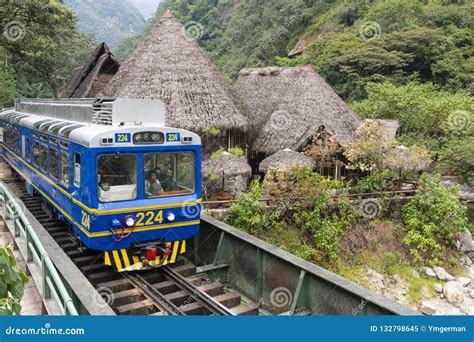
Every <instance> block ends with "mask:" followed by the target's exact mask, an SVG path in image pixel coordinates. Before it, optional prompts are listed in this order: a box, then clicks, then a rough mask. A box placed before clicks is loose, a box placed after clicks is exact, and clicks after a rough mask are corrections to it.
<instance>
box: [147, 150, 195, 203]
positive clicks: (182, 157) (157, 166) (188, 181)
mask: <svg viewBox="0 0 474 342" xmlns="http://www.w3.org/2000/svg"><path fill="white" fill-rule="evenodd" d="M195 167H196V162H195V159H194V153H192V152H178V153H148V154H146V155H145V160H144V168H145V169H144V175H145V184H144V187H145V196H146V197H147V198H154V197H162V196H176V195H178V196H179V195H186V194H193V193H194V188H195V173H194V172H195V171H194V170H195Z"/></svg>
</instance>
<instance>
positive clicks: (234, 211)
mask: <svg viewBox="0 0 474 342" xmlns="http://www.w3.org/2000/svg"><path fill="white" fill-rule="evenodd" d="M262 193H263V187H262V186H261V185H260V184H259V182H258V180H254V181H253V182H252V183H251V184H250V188H249V191H248V192H239V193H238V194H237V197H236V200H235V202H234V203H233V204H232V205H231V207H230V210H229V214H228V216H227V217H226V218H225V221H226V222H227V223H229V224H231V225H234V226H236V227H238V228H239V229H242V230H243V231H245V232H247V233H250V234H253V235H256V236H259V234H261V233H262V232H263V231H264V230H265V228H266V226H267V225H268V223H269V217H268V215H267V214H266V211H265V208H264V207H263V206H262V204H261V202H260V201H259V199H260V197H261V196H262Z"/></svg>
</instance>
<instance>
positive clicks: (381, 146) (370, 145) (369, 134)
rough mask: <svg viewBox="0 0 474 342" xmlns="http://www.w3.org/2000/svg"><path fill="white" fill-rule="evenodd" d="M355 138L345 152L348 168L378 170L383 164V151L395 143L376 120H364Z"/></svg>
mask: <svg viewBox="0 0 474 342" xmlns="http://www.w3.org/2000/svg"><path fill="white" fill-rule="evenodd" d="M356 133H357V139H356V141H354V142H353V143H351V144H349V146H348V150H347V151H346V152H345V155H346V157H347V159H348V160H349V165H348V166H347V167H348V168H349V169H359V170H362V171H369V172H370V171H374V170H376V171H380V170H382V168H383V166H384V158H385V153H386V152H387V151H388V150H389V149H390V148H391V147H393V146H394V145H395V140H394V139H392V138H390V137H388V136H387V134H386V133H385V129H384V128H383V126H382V125H381V124H380V123H378V122H365V123H363V124H362V125H360V127H359V128H358V129H357V132H356Z"/></svg>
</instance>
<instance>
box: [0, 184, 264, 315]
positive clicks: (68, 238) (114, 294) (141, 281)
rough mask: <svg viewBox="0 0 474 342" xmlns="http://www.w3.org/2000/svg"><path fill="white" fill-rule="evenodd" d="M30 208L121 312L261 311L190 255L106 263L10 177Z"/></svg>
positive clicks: (211, 313)
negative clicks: (154, 264)
mask: <svg viewBox="0 0 474 342" xmlns="http://www.w3.org/2000/svg"><path fill="white" fill-rule="evenodd" d="M5 183H7V185H8V187H9V188H10V189H11V191H12V192H14V193H15V194H16V196H17V197H18V198H20V200H21V201H22V202H23V204H24V206H25V208H26V209H27V210H29V211H30V212H31V214H32V215H33V216H35V218H36V219H37V220H38V221H39V222H40V223H41V225H42V226H43V227H44V228H45V229H46V230H47V231H48V233H49V234H50V235H51V237H53V238H54V240H55V241H56V243H57V244H58V246H59V247H60V248H62V249H63V251H64V252H65V253H66V254H67V256H68V257H69V258H70V259H71V260H72V261H73V262H74V264H75V265H76V266H77V267H78V269H79V270H80V271H81V272H82V273H83V274H84V275H85V276H86V277H87V279H88V280H89V281H90V282H91V284H92V285H93V286H94V287H95V288H96V290H97V292H98V293H99V294H100V295H101V296H102V297H103V298H104V299H105V301H106V303H107V304H108V305H109V306H110V307H111V308H112V309H113V310H114V311H115V313H116V314H117V315H173V316H174V315H258V313H259V309H258V306H257V305H256V304H255V303H253V302H251V301H250V300H246V299H245V298H243V296H242V295H241V294H240V293H238V292H237V291H235V290H233V289H231V288H229V287H228V285H227V284H225V283H222V282H221V281H219V280H212V279H210V277H209V276H208V275H207V274H206V273H205V272H201V271H200V269H198V268H197V267H196V266H195V265H193V264H192V263H191V262H189V260H187V259H185V258H181V259H180V260H178V262H177V263H175V264H173V265H172V266H165V267H162V268H159V269H156V270H150V271H141V272H134V273H132V272H128V273H119V272H117V271H116V270H114V269H112V268H110V267H109V266H105V265H104V264H103V258H102V254H101V253H100V252H97V251H94V250H90V249H82V248H81V247H80V245H79V243H78V241H77V240H76V239H75V238H74V236H73V234H72V230H71V228H70V227H68V225H67V224H65V222H62V221H57V220H54V219H51V218H50V216H49V215H48V214H47V212H46V211H45V210H44V208H43V205H42V200H41V197H39V196H30V195H29V194H28V193H27V191H26V189H25V187H24V184H23V183H22V182H21V181H6V182H5Z"/></svg>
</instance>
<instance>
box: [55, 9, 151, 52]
mask: <svg viewBox="0 0 474 342" xmlns="http://www.w3.org/2000/svg"><path fill="white" fill-rule="evenodd" d="M64 4H65V5H66V6H67V7H68V8H69V9H71V10H72V11H74V12H76V14H77V15H78V17H79V22H78V29H79V31H81V32H87V33H90V34H93V35H94V36H95V38H96V41H97V43H101V42H106V43H107V44H108V45H109V46H110V47H111V48H114V47H116V46H117V44H118V43H119V42H120V41H121V40H122V39H124V38H126V37H127V36H130V35H134V34H137V33H140V32H141V31H142V30H143V26H144V25H145V19H144V18H143V16H142V15H141V13H140V12H139V11H138V9H137V8H136V7H135V6H134V5H133V4H132V3H131V2H130V1H128V0H107V1H91V0H86V1H84V0H65V1H64Z"/></svg>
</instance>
